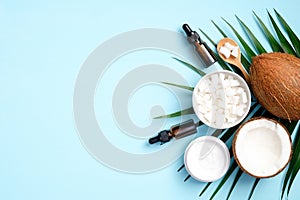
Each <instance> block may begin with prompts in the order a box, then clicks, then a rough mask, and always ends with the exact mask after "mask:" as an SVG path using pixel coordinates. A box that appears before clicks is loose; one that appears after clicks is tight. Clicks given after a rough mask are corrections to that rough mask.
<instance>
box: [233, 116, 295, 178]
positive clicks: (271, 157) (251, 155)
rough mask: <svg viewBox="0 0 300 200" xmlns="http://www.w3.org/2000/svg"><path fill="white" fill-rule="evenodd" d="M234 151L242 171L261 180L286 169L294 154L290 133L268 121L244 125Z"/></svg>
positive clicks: (274, 122) (234, 144) (277, 124)
mask: <svg viewBox="0 0 300 200" xmlns="http://www.w3.org/2000/svg"><path fill="white" fill-rule="evenodd" d="M233 148H234V156H235V157H236V160H237V162H238V164H239V165H240V167H241V168H242V169H243V170H244V171H246V172H247V173H248V174H250V175H252V176H255V177H261V178H264V177H271V176H274V175H276V174H278V173H279V172H280V171H281V170H282V169H283V168H284V167H285V166H286V165H287V163H288V162H289V160H290V156H291V153H292V145H291V138H290V135H289V133H288V132H287V130H286V129H285V128H284V127H283V126H282V125H281V124H279V123H278V122H276V121H273V120H269V119H266V118H260V119H255V120H251V121H249V122H247V123H245V124H244V125H243V126H242V127H241V128H240V129H239V131H238V133H237V135H236V138H235V140H234V143H233Z"/></svg>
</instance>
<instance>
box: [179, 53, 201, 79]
mask: <svg viewBox="0 0 300 200" xmlns="http://www.w3.org/2000/svg"><path fill="white" fill-rule="evenodd" d="M173 59H174V60H177V61H178V62H180V63H182V64H184V65H185V66H186V67H188V68H190V69H191V70H193V71H194V72H196V73H197V74H199V75H200V76H204V75H205V72H203V71H201V70H200V69H198V68H197V67H195V66H194V65H192V64H190V63H187V62H185V61H183V60H180V59H178V58H175V57H173Z"/></svg>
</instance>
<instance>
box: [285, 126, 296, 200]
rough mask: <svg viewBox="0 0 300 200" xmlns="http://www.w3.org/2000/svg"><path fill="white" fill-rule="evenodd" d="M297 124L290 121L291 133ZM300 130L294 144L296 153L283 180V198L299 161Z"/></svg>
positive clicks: (289, 128)
mask: <svg viewBox="0 0 300 200" xmlns="http://www.w3.org/2000/svg"><path fill="white" fill-rule="evenodd" d="M296 125H297V123H296V122H293V123H290V125H289V126H288V127H287V128H288V131H289V132H290V133H293V130H294V128H295V127H296ZM299 130H300V129H298V133H297V134H296V137H295V139H294V145H293V151H294V153H293V157H292V159H291V161H290V164H289V167H288V170H287V172H286V174H285V178H284V181H283V185H282V190H281V199H282V198H283V195H284V192H285V190H286V187H287V185H288V181H289V180H290V177H291V174H292V172H293V170H294V166H295V162H296V161H297V155H296V145H297V144H299V140H300V134H299Z"/></svg>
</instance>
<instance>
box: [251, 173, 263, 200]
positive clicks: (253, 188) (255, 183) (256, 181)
mask: <svg viewBox="0 0 300 200" xmlns="http://www.w3.org/2000/svg"><path fill="white" fill-rule="evenodd" d="M259 181H260V178H256V179H255V181H254V183H253V186H252V188H251V191H250V193H249V196H248V200H250V199H251V197H252V195H253V193H254V191H255V188H256V187H257V184H258V182H259Z"/></svg>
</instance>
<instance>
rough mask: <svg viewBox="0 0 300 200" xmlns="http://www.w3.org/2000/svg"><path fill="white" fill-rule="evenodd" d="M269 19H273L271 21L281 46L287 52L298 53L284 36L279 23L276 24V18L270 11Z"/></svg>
mask: <svg viewBox="0 0 300 200" xmlns="http://www.w3.org/2000/svg"><path fill="white" fill-rule="evenodd" d="M268 15H269V19H270V20H271V23H272V25H273V28H274V30H275V32H276V34H277V36H278V39H279V41H280V44H281V47H282V49H283V51H284V52H285V53H288V54H292V55H296V52H295V51H294V49H293V47H292V46H291V45H290V43H289V42H288V40H287V39H286V38H285V37H284V35H283V33H282V32H281V30H280V29H279V27H278V25H277V24H276V22H275V20H274V18H273V17H272V15H271V14H270V13H269V12H268Z"/></svg>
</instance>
